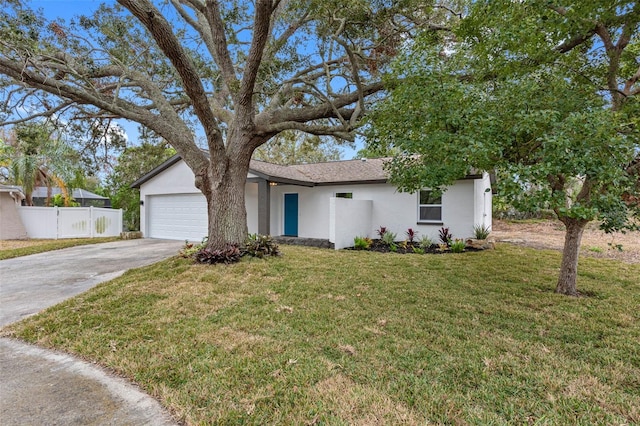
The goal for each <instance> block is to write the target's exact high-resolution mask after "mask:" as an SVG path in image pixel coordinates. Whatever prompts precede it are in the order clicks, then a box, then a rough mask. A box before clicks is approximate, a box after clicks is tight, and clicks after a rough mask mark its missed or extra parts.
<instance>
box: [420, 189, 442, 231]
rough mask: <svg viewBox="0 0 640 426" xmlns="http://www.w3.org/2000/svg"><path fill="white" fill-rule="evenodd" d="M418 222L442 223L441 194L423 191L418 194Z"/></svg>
mask: <svg viewBox="0 0 640 426" xmlns="http://www.w3.org/2000/svg"><path fill="white" fill-rule="evenodd" d="M418 222H425V223H429V222H442V194H439V193H436V192H434V191H431V190H428V189H423V190H421V191H420V193H419V194H418Z"/></svg>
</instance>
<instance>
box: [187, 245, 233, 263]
mask: <svg viewBox="0 0 640 426" xmlns="http://www.w3.org/2000/svg"><path fill="white" fill-rule="evenodd" d="M241 257H242V252H241V251H240V248H239V247H238V246H237V245H235V244H227V245H226V246H225V247H224V248H222V249H215V250H211V249H207V248H203V249H201V250H199V251H198V252H197V253H196V254H195V255H194V258H195V260H196V261H197V262H199V263H209V264H215V263H224V264H230V263H236V262H239V261H240V258H241Z"/></svg>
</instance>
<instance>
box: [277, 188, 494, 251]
mask: <svg viewBox="0 0 640 426" xmlns="http://www.w3.org/2000/svg"><path fill="white" fill-rule="evenodd" d="M476 181H477V180H471V179H469V180H460V181H458V182H456V184H455V185H453V186H451V187H450V188H449V189H447V191H445V192H444V193H443V195H442V218H443V221H442V222H438V223H433V224H421V223H418V195H417V194H410V193H401V192H398V191H397V190H396V188H395V187H394V186H392V185H389V184H351V185H332V186H316V187H300V186H294V185H278V186H275V187H272V189H271V234H273V235H281V234H282V233H283V230H284V216H283V207H284V194H286V193H297V194H298V197H299V209H298V236H300V237H307V238H322V239H328V238H329V235H330V207H329V206H330V205H329V201H330V199H331V197H335V194H336V193H339V192H350V193H352V194H353V199H354V200H371V201H372V205H371V226H370V229H369V230H368V232H367V234H366V235H361V236H367V237H371V238H375V237H376V236H377V235H376V230H377V229H378V228H379V227H380V226H385V227H386V228H387V229H389V230H390V231H392V232H395V233H396V234H397V235H398V239H399V240H402V239H404V237H405V232H406V231H407V229H408V228H413V229H415V230H417V231H419V236H422V235H428V236H429V237H431V238H432V239H434V240H437V239H438V231H439V230H440V228H441V227H443V226H444V227H448V228H449V230H450V232H451V233H452V234H453V236H454V237H456V238H467V237H470V236H472V235H473V225H474V220H475V218H476V216H477V214H478V213H476V208H477V206H476V195H475V191H476V190H477V189H476V184H475V182H476ZM489 208H490V206H489ZM480 215H482V212H481V213H480ZM336 220H339V218H336ZM354 236H355V235H354ZM351 238H353V237H351Z"/></svg>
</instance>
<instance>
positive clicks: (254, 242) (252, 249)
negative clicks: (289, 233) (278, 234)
mask: <svg viewBox="0 0 640 426" xmlns="http://www.w3.org/2000/svg"><path fill="white" fill-rule="evenodd" d="M244 251H245V254H247V255H249V256H252V257H258V258H260V259H262V258H263V257H265V256H278V255H279V254H280V251H279V250H278V245H277V244H276V243H275V242H274V241H273V239H272V238H271V236H270V235H259V234H249V235H248V236H247V241H246V242H245V244H244Z"/></svg>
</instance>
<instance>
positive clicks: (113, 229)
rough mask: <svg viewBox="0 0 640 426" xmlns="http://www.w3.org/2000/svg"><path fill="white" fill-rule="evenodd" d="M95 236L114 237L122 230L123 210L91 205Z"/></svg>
mask: <svg viewBox="0 0 640 426" xmlns="http://www.w3.org/2000/svg"><path fill="white" fill-rule="evenodd" d="M91 212H92V221H93V227H92V230H93V235H92V236H93V237H114V236H117V235H120V232H121V231H122V210H120V209H118V210H114V209H102V208H99V207H91Z"/></svg>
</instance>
